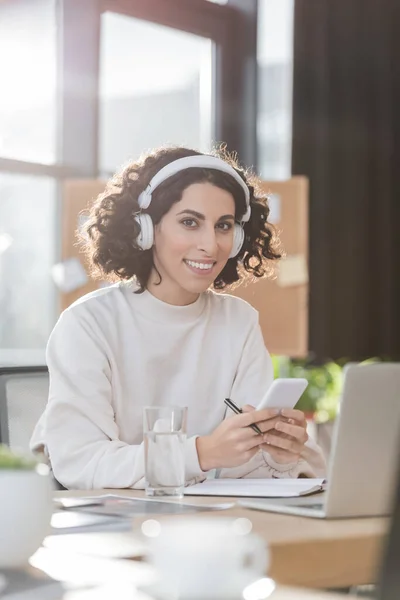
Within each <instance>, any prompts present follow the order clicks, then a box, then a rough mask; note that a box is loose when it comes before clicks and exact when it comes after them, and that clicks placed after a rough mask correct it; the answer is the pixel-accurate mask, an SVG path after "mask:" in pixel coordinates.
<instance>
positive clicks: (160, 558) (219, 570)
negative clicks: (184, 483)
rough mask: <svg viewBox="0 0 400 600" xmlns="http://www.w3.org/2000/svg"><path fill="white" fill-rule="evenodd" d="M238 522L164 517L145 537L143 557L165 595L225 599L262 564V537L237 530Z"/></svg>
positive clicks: (261, 573)
mask: <svg viewBox="0 0 400 600" xmlns="http://www.w3.org/2000/svg"><path fill="white" fill-rule="evenodd" d="M240 521H243V520H237V519H232V518H224V517H215V518H213V519H210V518H201V517H200V518H198V519H193V518H192V519H169V520H168V521H165V522H161V523H160V532H159V535H158V536H157V537H154V538H151V539H150V540H149V553H148V558H149V561H150V562H151V563H152V565H153V566H154V567H155V569H156V571H157V573H158V577H159V583H158V587H159V588H160V589H163V590H165V592H166V596H171V597H177V598H184V599H185V600H186V599H187V600H198V599H201V600H207V599H211V598H212V599H213V600H217V599H218V600H222V599H223V600H225V599H231V598H234V597H236V596H238V597H240V596H241V592H242V590H243V589H244V588H245V587H246V586H247V585H249V584H251V583H253V582H254V581H256V580H257V579H259V578H260V577H263V576H264V574H265V572H266V569H267V566H268V564H267V563H268V553H267V550H266V547H265V543H264V541H263V540H262V539H261V538H260V537H258V536H256V535H254V534H251V533H243V532H242V531H241V527H240V526H238V525H240Z"/></svg>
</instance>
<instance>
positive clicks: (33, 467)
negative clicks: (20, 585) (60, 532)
mask: <svg viewBox="0 0 400 600" xmlns="http://www.w3.org/2000/svg"><path fill="white" fill-rule="evenodd" d="M0 499H1V501H0V568H17V567H21V566H24V565H26V563H27V562H28V559H29V557H30V556H31V555H32V554H33V553H34V552H35V551H36V550H37V549H38V548H39V546H40V545H41V543H42V541H43V539H44V537H45V536H46V535H48V534H49V533H50V521H51V515H52V512H53V502H52V486H51V482H50V477H49V469H48V467H47V466H46V465H43V464H39V463H37V462H36V461H35V460H34V459H33V458H26V457H23V456H19V455H17V454H15V453H14V452H11V450H10V449H9V448H8V447H7V446H4V445H1V444H0Z"/></svg>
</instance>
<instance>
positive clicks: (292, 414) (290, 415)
mask: <svg viewBox="0 0 400 600" xmlns="http://www.w3.org/2000/svg"><path fill="white" fill-rule="evenodd" d="M281 414H282V416H283V417H286V418H287V419H293V420H294V421H296V422H297V423H306V418H305V416H304V413H303V411H302V410H297V408H283V409H282V410H281Z"/></svg>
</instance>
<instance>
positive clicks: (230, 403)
mask: <svg viewBox="0 0 400 600" xmlns="http://www.w3.org/2000/svg"><path fill="white" fill-rule="evenodd" d="M224 402H225V404H226V405H227V407H228V408H230V409H231V410H233V412H234V413H236V414H237V415H240V414H242V413H243V411H242V409H241V408H239V407H238V406H236V404H235V403H234V402H233V401H232V400H230V399H229V398H225V400H224ZM249 427H251V428H252V429H253V430H254V431H255V432H256V433H259V434H260V435H263V432H262V431H261V429H260V428H259V427H258V425H256V424H255V423H253V424H252V425H249Z"/></svg>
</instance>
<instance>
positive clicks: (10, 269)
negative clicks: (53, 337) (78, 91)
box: [0, 173, 59, 350]
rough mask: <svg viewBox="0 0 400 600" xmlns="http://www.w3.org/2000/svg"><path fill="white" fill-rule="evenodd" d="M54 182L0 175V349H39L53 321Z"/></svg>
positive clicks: (54, 294) (54, 252) (54, 305)
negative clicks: (51, 271)
mask: <svg viewBox="0 0 400 600" xmlns="http://www.w3.org/2000/svg"><path fill="white" fill-rule="evenodd" d="M57 212H58V208H57V202H56V183H55V181H54V180H53V179H50V178H48V177H32V176H25V175H13V174H5V173H0V281H1V286H0V315H1V318H0V348H2V349H11V350H12V349H18V348H23V349H26V348H38V349H39V348H44V347H45V345H46V341H47V338H48V336H49V334H50V331H51V329H52V327H53V325H54V323H55V320H56V309H57V301H56V291H55V286H54V284H53V281H52V279H51V273H50V269H51V267H52V265H53V264H54V263H55V262H56V260H57V242H56V240H57V239H58V237H59V235H58V234H57V233H56V231H57Z"/></svg>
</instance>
